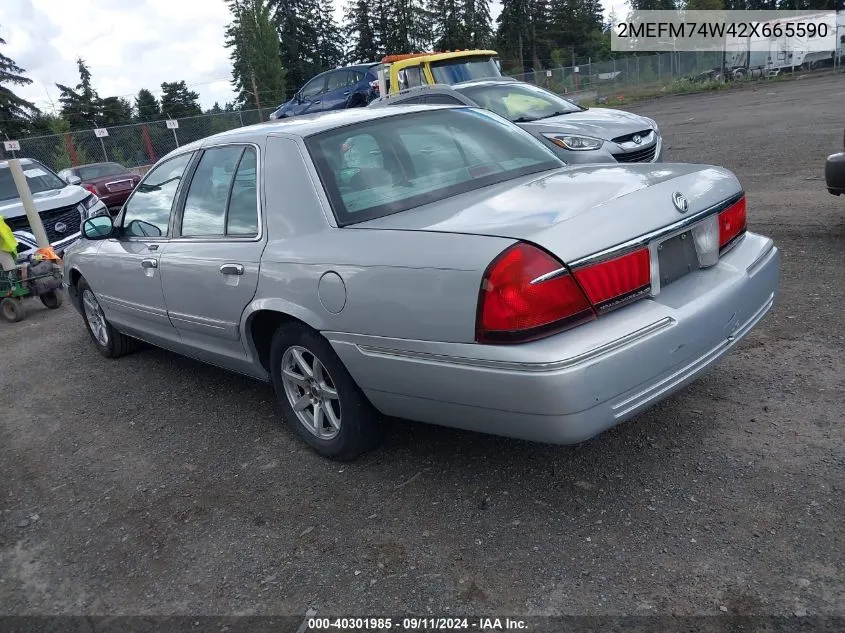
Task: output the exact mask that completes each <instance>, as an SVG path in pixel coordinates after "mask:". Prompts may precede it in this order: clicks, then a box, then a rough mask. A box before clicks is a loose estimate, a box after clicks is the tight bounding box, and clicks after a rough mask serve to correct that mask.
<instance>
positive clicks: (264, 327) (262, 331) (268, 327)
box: [249, 310, 307, 372]
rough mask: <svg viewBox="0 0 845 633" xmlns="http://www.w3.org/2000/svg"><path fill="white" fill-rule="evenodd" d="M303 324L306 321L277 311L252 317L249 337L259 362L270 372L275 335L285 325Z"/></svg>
mask: <svg viewBox="0 0 845 633" xmlns="http://www.w3.org/2000/svg"><path fill="white" fill-rule="evenodd" d="M291 322H295V323H303V324H305V325H307V323H305V322H304V321H301V320H300V319H297V318H296V317H292V316H291V315H289V314H285V313H284V312H276V311H275V310H259V311H258V312H256V313H255V314H253V315H252V318H251V319H250V322H249V335H250V338H251V339H252V344H253V345H254V346H255V351H256V352H257V353H258V360H260V361H261V365H262V366H263V367H264V369H266V370H267V371H268V372H269V371H270V343H271V342H272V341H273V334H275V333H276V330H278V329H279V326H281V325H282V324H284V323H291Z"/></svg>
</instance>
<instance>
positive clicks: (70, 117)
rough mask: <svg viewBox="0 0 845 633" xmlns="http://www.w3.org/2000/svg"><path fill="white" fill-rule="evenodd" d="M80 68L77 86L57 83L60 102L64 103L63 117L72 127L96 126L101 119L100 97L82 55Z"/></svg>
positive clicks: (78, 63) (78, 65)
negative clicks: (72, 86) (92, 83)
mask: <svg viewBox="0 0 845 633" xmlns="http://www.w3.org/2000/svg"><path fill="white" fill-rule="evenodd" d="M76 67H77V69H78V70H79V83H78V84H76V88H75V89H74V88H71V87H69V86H65V85H64V84H59V83H57V84H56V87H57V88H58V89H59V103H61V104H62V108H61V112H62V117H64V119H65V120H66V121H67V122H68V123H69V124H70V127H71V129H72V130H73V129H81V128H90V127H96V126H97V125H98V124H99V120H100V98H99V96H97V91H96V90H94V88H93V86H92V85H91V71H90V70H89V69H88V66H87V65H86V64H85V61H84V60H83V59H82V58H81V57H80V58H77V60H76Z"/></svg>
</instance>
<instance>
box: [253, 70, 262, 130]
mask: <svg viewBox="0 0 845 633" xmlns="http://www.w3.org/2000/svg"><path fill="white" fill-rule="evenodd" d="M252 96H253V97H255V105H256V107H257V108H258V120H259V121H261V122H262V123H264V113H263V112H261V100H260V99H259V98H258V85H257V84H256V83H255V71H252Z"/></svg>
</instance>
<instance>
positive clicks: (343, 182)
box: [306, 109, 563, 225]
mask: <svg viewBox="0 0 845 633" xmlns="http://www.w3.org/2000/svg"><path fill="white" fill-rule="evenodd" d="M306 144H307V146H308V149H309V152H310V154H311V157H312V159H313V160H314V163H315V165H316V167H317V171H318V173H319V175H320V179H321V181H322V183H323V186H324V187H325V189H326V192H327V194H328V196H329V200H330V202H331V205H332V209H333V210H334V213H335V216H336V217H337V220H338V223H339V224H340V225H344V224H350V223H355V222H361V221H364V220H369V219H372V218H377V217H381V216H384V215H389V214H392V213H398V212H401V211H408V210H409V209H413V208H414V207H418V206H421V205H424V204H429V203H431V202H436V201H438V200H443V199H445V198H449V197H451V196H455V195H458V194H460V193H464V192H467V191H472V190H474V189H479V188H481V187H486V186H488V185H491V184H495V183H497V182H503V181H506V180H510V179H513V178H518V177H520V176H524V175H527V174H532V173H539V172H541V171H546V170H549V169H555V168H557V167H560V166H562V165H563V163H562V162H561V161H560V160H559V159H558V158H556V157H555V155H554V154H553V153H552V152H551V151H550V150H548V149H547V148H546V147H545V146H543V145H542V144H541V143H540V142H538V141H537V140H536V139H534V138H532V137H531V136H530V135H529V134H527V133H526V132H524V131H522V130H520V129H519V128H518V127H516V126H514V125H512V124H510V123H507V122H506V121H504V120H502V119H501V118H499V117H497V116H496V115H494V114H492V113H486V112H481V111H478V110H470V109H454V110H451V109H450V110H433V111H430V112H413V113H409V114H402V115H397V116H391V117H386V118H381V119H379V120H377V121H370V122H366V123H361V124H357V125H350V126H346V127H343V128H340V129H335V130H330V131H327V132H323V133H320V134H317V135H315V136H312V137H310V138H308V139H307V140H306Z"/></svg>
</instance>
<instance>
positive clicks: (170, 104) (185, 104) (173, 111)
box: [161, 80, 202, 119]
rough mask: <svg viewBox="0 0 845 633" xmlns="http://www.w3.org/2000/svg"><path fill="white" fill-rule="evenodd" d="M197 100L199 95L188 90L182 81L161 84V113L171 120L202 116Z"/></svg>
mask: <svg viewBox="0 0 845 633" xmlns="http://www.w3.org/2000/svg"><path fill="white" fill-rule="evenodd" d="M199 98H200V96H199V94H198V93H196V92H194V91H193V90H190V89H189V88H188V86H187V85H186V84H185V82H184V80H183V81H172V82H164V83H163V84H161V112H162V114H163V115H164V116H166V117H169V118H171V119H181V118H185V117H190V116H196V115H198V114H202V108H201V107H200V104H199Z"/></svg>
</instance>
